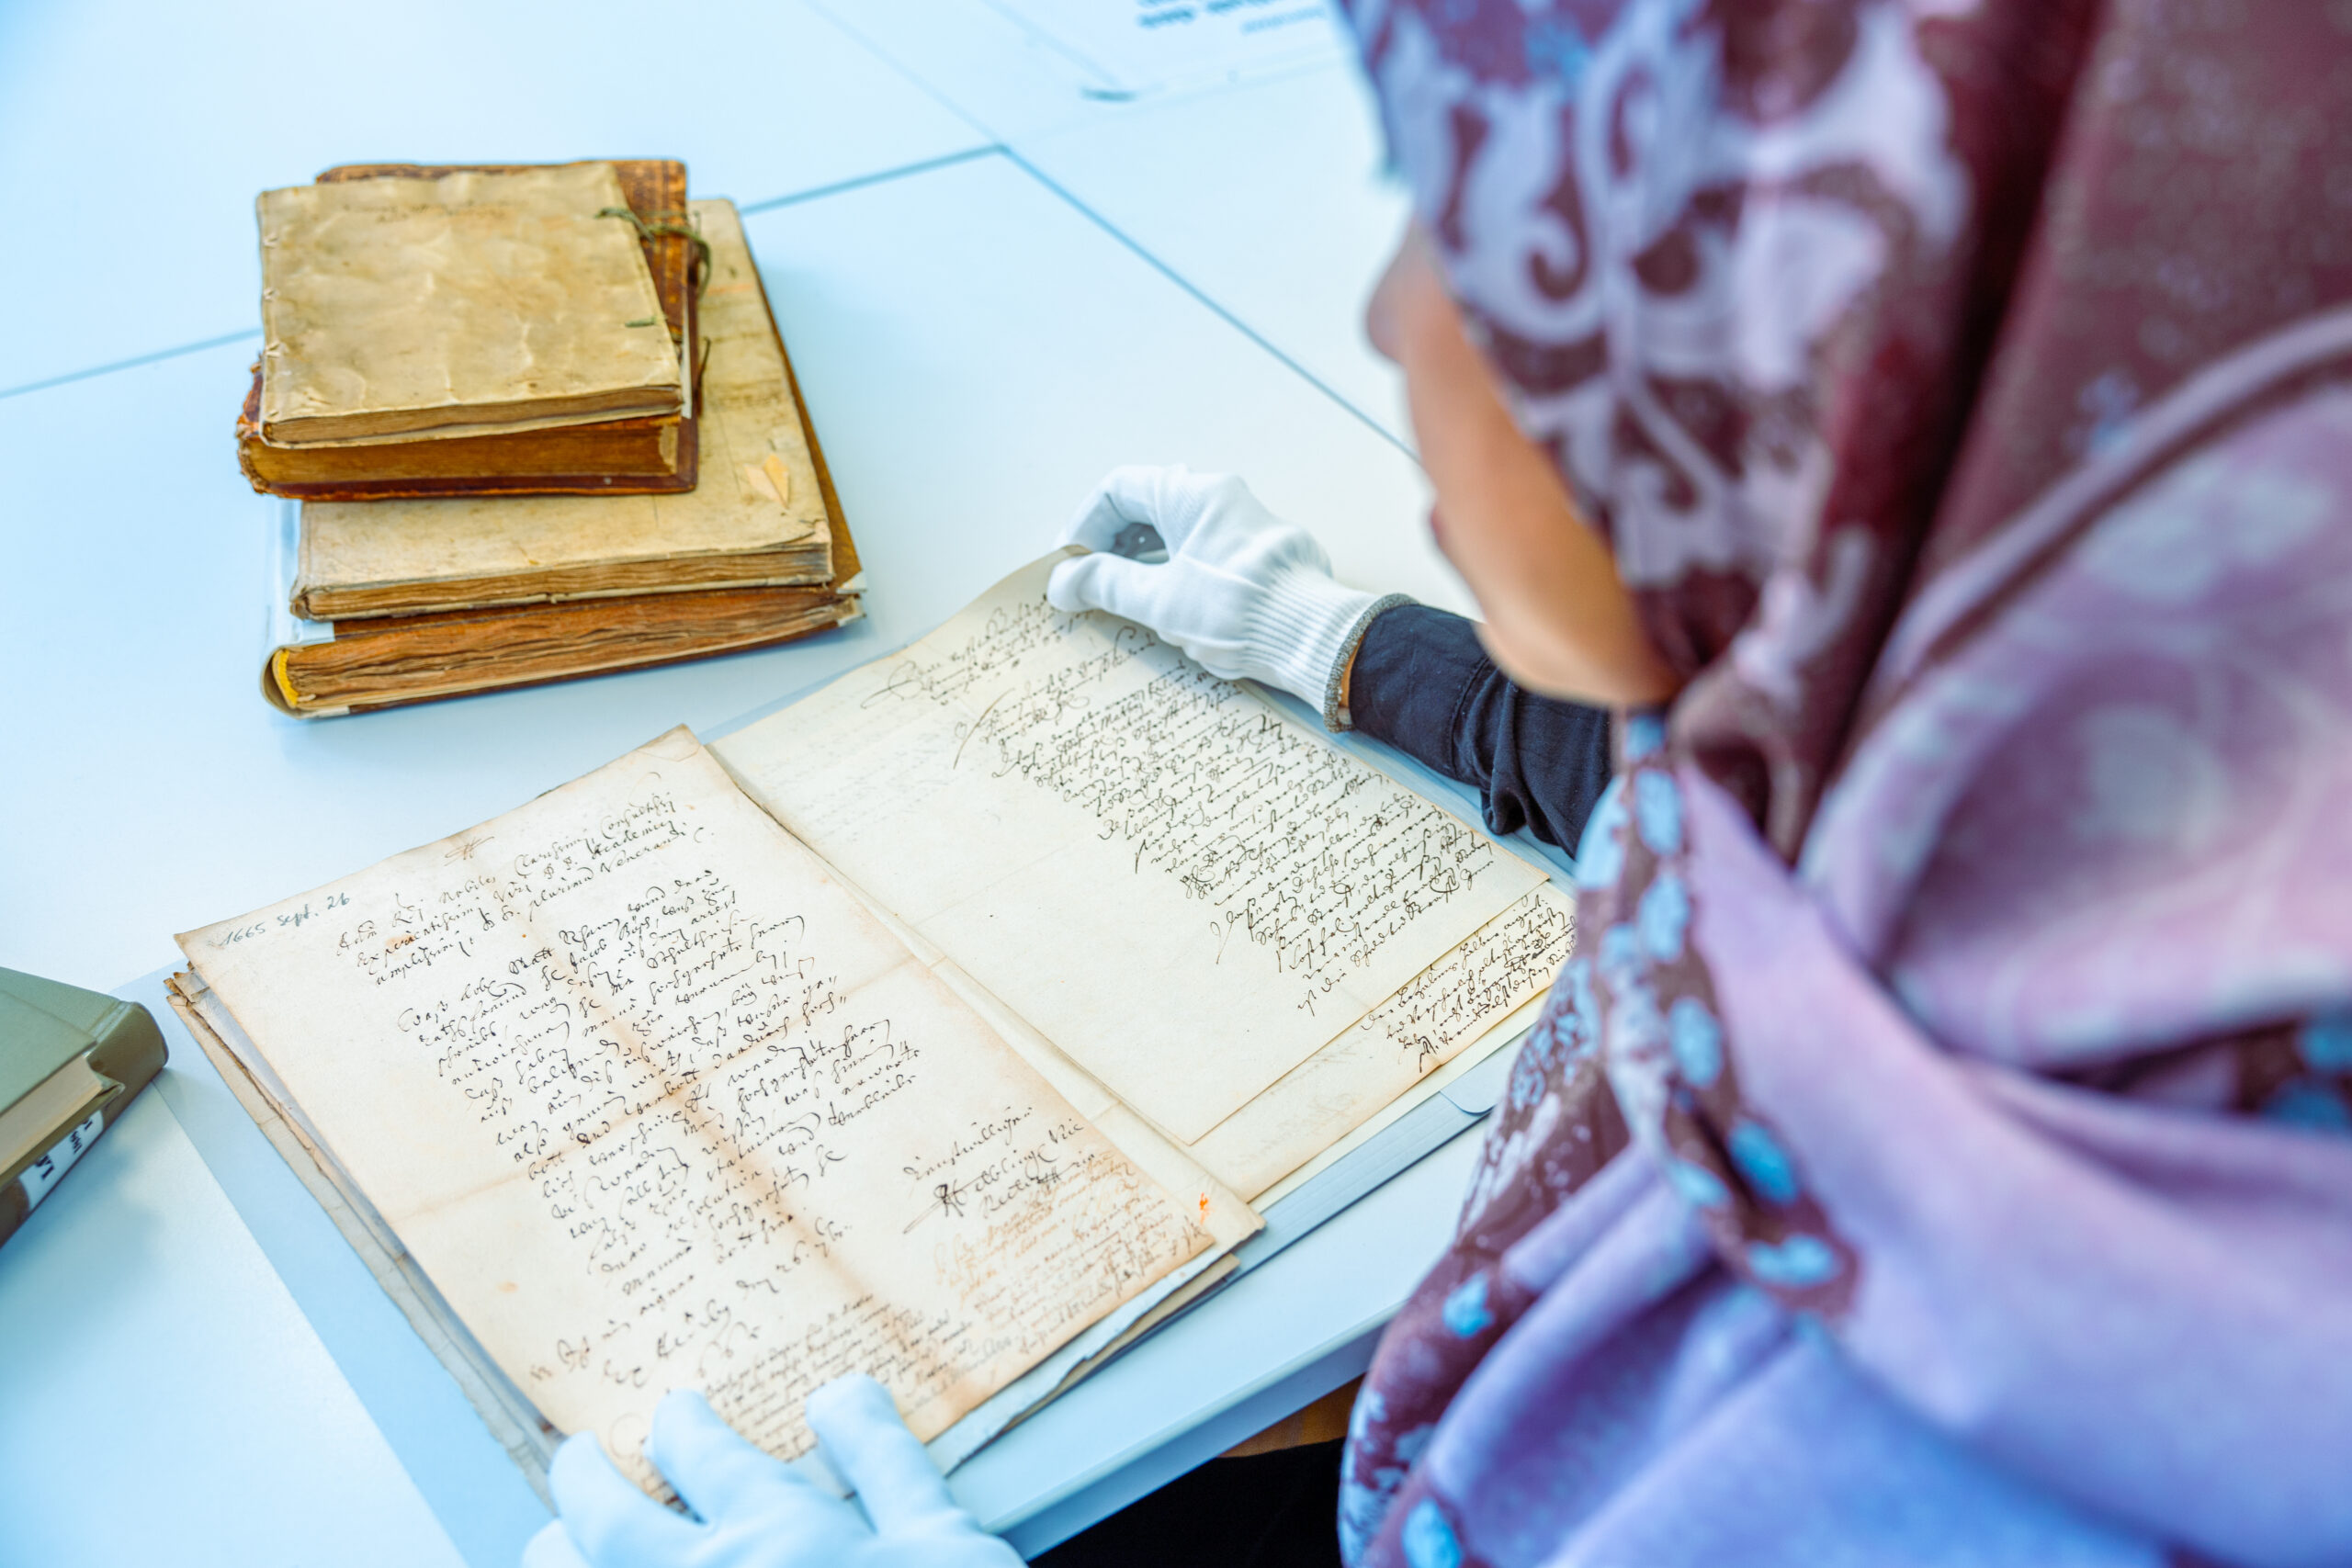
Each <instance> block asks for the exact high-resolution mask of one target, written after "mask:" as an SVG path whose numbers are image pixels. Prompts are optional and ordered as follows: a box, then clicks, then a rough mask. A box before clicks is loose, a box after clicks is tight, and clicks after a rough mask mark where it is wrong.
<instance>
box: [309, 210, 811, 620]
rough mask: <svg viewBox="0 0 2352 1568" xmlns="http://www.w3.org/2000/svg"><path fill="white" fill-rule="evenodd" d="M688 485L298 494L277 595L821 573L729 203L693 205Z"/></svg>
mask: <svg viewBox="0 0 2352 1568" xmlns="http://www.w3.org/2000/svg"><path fill="white" fill-rule="evenodd" d="M692 211H693V216H694V220H695V223H696V224H697V225H698V226H699V228H700V230H701V231H702V232H703V233H705V234H707V236H708V243H709V245H710V261H709V277H710V282H709V285H708V287H707V288H706V289H705V290H704V292H703V298H702V305H701V321H702V330H703V333H704V340H703V360H704V365H705V371H704V374H703V376H702V388H703V412H702V417H701V419H700V421H699V429H700V446H701V452H702V460H701V468H702V482H701V483H700V484H699V485H697V486H696V487H695V490H694V491H692V492H691V493H689V494H685V495H634V496H611V495H598V496H529V497H503V498H498V499H494V500H480V499H447V500H443V499H434V500H390V501H378V502H317V501H306V502H302V505H301V510H300V522H299V524H298V525H296V527H295V529H294V530H293V534H294V537H293V539H292V541H291V544H292V552H291V553H292V556H293V560H292V563H291V565H292V581H291V584H290V586H289V588H288V604H287V605H286V606H285V607H286V608H287V609H288V610H289V611H290V612H291V613H292V614H293V615H297V616H300V617H301V618H303V619H305V620H311V621H348V620H357V619H361V618H363V617H367V616H373V615H433V614H438V613H440V612H443V611H449V610H473V609H486V608H491V607H499V606H507V605H522V604H534V603H548V602H555V601H561V600H566V599H582V598H594V597H600V596H607V595H615V594H625V593H652V592H671V591H684V590H691V589H707V588H773V587H784V586H788V585H797V586H804V587H805V586H815V585H819V584H822V583H826V582H830V581H833V579H834V576H835V573H834V570H833V565H832V561H831V555H830V547H829V544H828V539H829V533H828V527H827V513H828V511H829V510H830V507H831V502H830V500H829V497H828V495H827V492H826V491H825V488H824V486H823V485H821V484H820V482H819V479H818V473H817V468H816V447H815V445H814V440H813V437H812V435H811V434H810V429H811V427H810V426H809V423H808V418H807V412H806V410H805V409H804V408H803V407H802V404H801V401H800V397H799V393H798V389H797V387H796V386H795V384H794V381H793V378H792V370H791V366H790V363H789V362H788V361H787V360H786V357H785V351H784V341H783V339H782V338H781V337H779V336H778V335H777V333H776V330H775V317H774V315H773V314H772V313H771V312H770V310H769V309H768V304H767V296H766V294H765V292H764V291H763V289H762V288H761V285H760V275H759V269H758V267H757V266H755V265H753V263H752V251H751V246H750V244H749V243H747V242H746V241H745V239H744V237H743V229H742V224H741V220H739V219H738V218H737V217H736V214H735V209H734V208H733V207H732V206H731V205H730V204H729V203H728V202H725V201H699V202H695V204H694V206H693V209H692Z"/></svg>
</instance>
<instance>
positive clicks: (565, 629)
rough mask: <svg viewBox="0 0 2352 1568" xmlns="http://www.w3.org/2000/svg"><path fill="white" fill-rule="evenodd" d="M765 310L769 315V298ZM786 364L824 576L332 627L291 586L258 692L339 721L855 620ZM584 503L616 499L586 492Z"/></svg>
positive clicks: (835, 525) (849, 546) (838, 538)
mask: <svg viewBox="0 0 2352 1568" xmlns="http://www.w3.org/2000/svg"><path fill="white" fill-rule="evenodd" d="M704 205H705V206H706V207H707V208H719V207H724V206H725V204H724V203H718V202H712V203H706V204H704ZM724 216H725V219H726V220H727V222H726V224H725V225H724V226H722V225H719V224H717V223H714V227H715V228H718V229H719V230H720V232H721V233H722V234H723V233H726V232H728V231H729V230H731V231H732V232H733V233H734V234H735V235H736V236H737V237H738V240H739V243H740V235H741V230H740V229H736V228H734V227H733V224H732V220H733V216H734V214H733V211H732V209H728V210H727V211H726V213H725V215H724ZM727 251H728V247H727V245H726V243H724V242H723V241H722V243H721V245H720V246H719V249H718V254H719V267H720V276H721V279H722V280H723V279H724V278H725V277H726V276H727V270H728V261H727ZM745 254H746V255H748V252H747V253H745ZM753 277H754V279H756V275H753ZM760 309H761V310H762V312H763V314H764V312H765V310H766V303H765V300H764V298H762V299H761V302H760ZM784 369H785V375H786V382H787V385H788V386H790V389H791V391H792V393H793V405H792V406H793V410H794V412H795V414H796V415H797V427H798V433H799V435H800V437H801V440H802V442H803V443H804V444H805V446H804V447H803V449H804V450H805V452H806V454H807V458H806V461H807V462H808V464H809V471H810V474H811V476H812V478H813V479H814V480H815V488H816V490H817V492H818V498H819V500H820V502H821V503H822V516H823V518H824V541H823V553H822V558H823V559H824V560H825V561H826V562H827V566H826V568H825V570H826V571H827V573H828V575H827V576H826V577H825V578H824V579H823V580H822V581H817V582H808V583H799V584H786V585H783V586H772V587H752V588H715V589H714V588H704V589H688V590H684V591H681V592H654V593H642V592H640V593H629V594H622V595H604V596H598V597H593V598H577V599H570V600H564V601H560V602H556V603H538V604H508V605H501V606H491V607H483V608H476V609H467V610H453V611H445V612H442V613H439V614H435V615H390V616H376V617H370V618H364V619H356V620H340V621H334V622H331V623H327V624H320V623H315V622H313V623H308V624H306V623H303V622H300V621H298V620H295V619H294V618H293V617H292V616H290V615H287V614H286V613H285V606H286V604H287V603H288V594H287V593H286V592H280V593H279V596H278V601H277V604H278V609H279V619H280V626H281V635H283V633H285V632H287V631H291V632H292V633H293V634H294V635H292V636H291V637H288V638H287V640H285V641H282V642H280V643H279V644H278V645H277V646H276V647H274V648H272V649H270V651H269V654H268V657H267V659H266V661H265V662H264V665H263V668H262V677H261V686H262V694H263V695H264V696H265V697H266V698H267V699H268V700H269V702H270V703H271V704H272V705H274V706H276V707H277V708H278V709H280V710H281V711H283V712H286V713H289V714H292V715H293V716H296V717H298V718H334V717H338V716H343V715H346V714H358V713H368V712H371V711H373V710H374V709H377V708H386V707H401V706H405V705H409V704H412V703H425V702H433V701H436V700H437V699H440V698H443V697H461V696H469V695H472V694H476V693H479V692H495V691H504V690H507V689H509V688H512V687H516V686H535V685H542V684H545V683H547V682H551V681H570V680H575V679H578V678H580V677H582V676H587V675H604V674H611V673H614V672H616V671H623V670H643V669H649V668H650V667H652V666H654V665H657V664H675V663H678V662H680V661H682V660H689V659H706V658H709V657H712V656H714V655H717V654H721V653H740V652H743V651H746V650H748V649H755V648H768V647H772V646H774V645H775V644H776V643H780V642H790V641H792V640H794V639H796V638H798V637H809V636H812V635H814V634H815V633H818V632H820V631H829V630H831V628H833V627H835V626H842V625H845V624H847V623H848V622H850V621H854V620H855V619H857V617H858V616H859V615H861V614H863V613H864V612H863V610H862V609H861V607H860V594H861V593H862V592H863V590H864V588H865V579H864V574H863V572H862V570H860V568H859V565H858V559H857V546H856V544H855V543H854V541H853V540H852V539H851V537H850V534H849V528H848V525H846V524H845V523H844V522H843V521H842V503H841V496H840V494H839V493H838V492H837V491H835V490H834V489H833V477H832V473H831V470H830V469H828V468H826V466H825V452H824V448H823V447H822V446H819V445H818V442H817V430H816V426H815V425H814V424H813V423H810V421H809V413H808V406H807V405H806V404H805V403H803V402H801V401H800V400H799V395H798V394H799V389H798V387H797V383H794V382H793V381H792V378H791V365H790V362H789V361H786V364H785V367H784ZM721 392H722V395H723V389H721ZM713 482H717V481H716V480H714V481H713ZM509 504H522V503H520V502H511V503H509ZM574 504H576V505H580V506H604V505H610V504H614V503H613V502H588V501H583V502H576V503H574ZM280 570H281V575H285V576H290V575H291V572H292V570H293V568H292V563H291V561H290V560H288V561H287V562H286V563H284V564H283V565H282V566H281V569H280Z"/></svg>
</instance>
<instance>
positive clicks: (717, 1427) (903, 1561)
mask: <svg viewBox="0 0 2352 1568" xmlns="http://www.w3.org/2000/svg"><path fill="white" fill-rule="evenodd" d="M809 1426H810V1427H813V1428H815V1430H816V1433H817V1439H818V1441H820V1443H822V1444H823V1445H824V1447H825V1457H826V1458H827V1459H828V1460H830V1461H831V1462H832V1466H833V1469H834V1470H835V1471H836V1472H838V1473H839V1474H840V1475H841V1477H842V1480H844V1481H846V1482H848V1483H849V1484H850V1485H851V1486H852V1487H853V1488H854V1489H855V1491H856V1494H857V1495H856V1497H855V1499H854V1500H846V1499H843V1498H840V1497H835V1496H833V1495H831V1494H830V1493H827V1492H825V1491H824V1490H823V1489H821V1488H820V1487H819V1486H818V1485H817V1484H816V1483H814V1482H812V1481H809V1480H808V1479H807V1478H805V1477H803V1476H801V1475H799V1474H798V1473H797V1472H794V1471H793V1470H792V1469H791V1468H790V1467H789V1466H787V1465H786V1464H785V1463H784V1461H781V1460H777V1459H772V1458H770V1457H769V1456H768V1455H766V1454H764V1453H763V1452H761V1451H760V1450H758V1449H755V1448H753V1447H752V1445H751V1444H750V1443H747V1442H745V1441H744V1440H743V1439H742V1438H740V1437H738V1436H736V1435H735V1432H734V1429H733V1428H731V1427H729V1426H728V1425H727V1423H726V1422H724V1421H722V1420H720V1419H719V1418H718V1414H717V1413H716V1412H714V1411H713V1410H712V1409H711V1407H710V1404H709V1402H708V1401H707V1400H706V1399H704V1398H703V1396H702V1395H701V1394H699V1393H691V1392H688V1391H685V1390H680V1391H679V1392H677V1393H672V1394H670V1395H669V1396H667V1397H666V1398H664V1399H663V1400H662V1403H661V1404H660V1405H659V1406H658V1407H656V1409H655V1410H654V1413H653V1437H652V1440H651V1441H650V1442H649V1443H648V1444H647V1445H646V1448H647V1451H648V1452H649V1453H650V1455H651V1456H652V1459H653V1462H654V1463H655V1464H656V1465H658V1466H659V1467H660V1468H661V1471H662V1474H663V1475H665V1476H667V1477H668V1478H669V1481H670V1484H671V1485H673V1486H674V1487H675V1488H677V1491H678V1495H679V1496H681V1497H683V1498H684V1499H685V1502H686V1506H688V1507H690V1508H692V1509H694V1511H695V1513H697V1514H699V1515H701V1516H702V1518H703V1523H701V1524H695V1523H694V1522H693V1521H691V1520H689V1519H685V1518H682V1517H679V1516H678V1515H677V1514H675V1513H673V1511H671V1510H670V1509H668V1508H665V1507H663V1506H662V1505H661V1504H659V1503H656V1502H655V1501H654V1500H653V1499H652V1498H650V1497H648V1496H647V1495H645V1494H644V1493H643V1492H640V1491H639V1490H638V1488H637V1487H636V1486H635V1485H634V1484H633V1483H630V1482H629V1480H628V1478H627V1477H625V1476H624V1475H622V1474H621V1472H619V1471H618V1470H616V1469H615V1468H614V1466H613V1461H611V1460H609V1459H606V1458H605V1450H603V1449H602V1448H600V1447H599V1446H597V1442H596V1439H595V1438H594V1437H590V1436H587V1435H585V1434H582V1435H577V1436H574V1437H572V1438H569V1439H568V1440H566V1442H565V1443H564V1445H563V1447H561V1448H560V1449H558V1450H556V1456H555V1464H554V1466H553V1467H552V1468H551V1469H550V1470H549V1472H548V1483H549V1485H550V1486H551V1487H552V1488H553V1490H554V1492H555V1500H556V1506H557V1507H558V1509H559V1510H560V1512H561V1514H562V1515H563V1517H562V1518H561V1519H560V1520H558V1521H556V1522H554V1523H551V1524H549V1525H548V1527H547V1528H546V1529H543V1530H541V1531H539V1533H538V1534H537V1535H535V1536H533V1537H532V1538H531V1540H530V1544H529V1545H527V1546H526V1547H525V1548H524V1549H523V1568H1021V1558H1020V1555H1019V1554H1018V1553H1017V1552H1015V1551H1013V1550H1012V1548H1011V1547H1009V1546H1007V1545H1006V1544H1005V1543H1004V1542H1003V1541H1001V1540H998V1539H997V1538H996V1537H995V1536H992V1535H989V1533H988V1532H987V1531H985V1530H983V1529H980V1528H979V1526H978V1525H976V1524H974V1523H973V1522H972V1517H971V1516H970V1515H969V1514H967V1513H966V1512H964V1510H963V1509H961V1508H959V1507H957V1506H956V1502H955V1499H954V1498H952V1497H950V1496H949V1495H947V1483H945V1482H944V1481H942V1480H941V1479H940V1477H939V1472H938V1471H936V1470H934V1469H933V1468H932V1463H931V1456H930V1455H929V1454H926V1453H924V1452H923V1451H922V1444H921V1443H919V1442H917V1441H915V1437H914V1434H913V1433H911V1432H910V1431H908V1430H907V1428H906V1424H905V1423H904V1422H902V1421H900V1420H899V1412H898V1410H897V1409H896V1408H895V1407H894V1406H893V1405H892V1404H891V1403H890V1395H889V1394H888V1393H887V1392H885V1391H884V1389H883V1387H882V1385H881V1384H880V1383H878V1382H875V1381H874V1380H873V1379H872V1378H869V1377H866V1376H865V1375H864V1374H863V1373H853V1374H851V1375H850V1376H848V1377H844V1378H836V1379H835V1380H834V1381H833V1382H829V1383H827V1384H826V1385H825V1386H824V1387H822V1388H820V1389H819V1390H818V1391H817V1392H816V1393H812V1394H810V1395H809ZM861 1505H862V1507H861Z"/></svg>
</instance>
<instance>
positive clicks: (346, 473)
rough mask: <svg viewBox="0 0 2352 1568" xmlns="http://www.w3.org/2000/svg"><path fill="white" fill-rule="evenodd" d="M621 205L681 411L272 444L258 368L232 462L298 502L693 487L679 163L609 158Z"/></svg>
mask: <svg viewBox="0 0 2352 1568" xmlns="http://www.w3.org/2000/svg"><path fill="white" fill-rule="evenodd" d="M532 166H533V165H530V164H341V165H338V166H337V167H334V168H332V169H329V170H327V171H326V172H324V173H323V174H322V175H319V177H318V183H320V184H322V185H330V184H339V183H342V182H345V181H349V180H365V179H435V178H439V177H441V176H443V175H454V174H508V173H512V172H514V171H515V170H516V169H521V168H528V167H532ZM613 171H614V173H615V175H616V176H617V177H618V179H619V181H620V186H621V193H622V196H623V197H625V198H626V199H627V201H628V207H629V210H630V211H632V212H634V213H636V214H637V216H638V218H639V220H642V222H643V223H644V224H645V225H646V226H647V228H646V231H645V232H643V233H641V234H640V235H639V246H640V248H641V249H642V250H643V252H644V254H645V262H646V266H647V269H648V270H649V271H650V273H651V274H652V277H653V287H654V292H655V293H656V294H657V295H658V296H659V297H660V299H661V302H662V318H663V322H664V324H665V325H666V326H667V327H668V328H669V331H670V338H671V341H672V342H673V344H677V345H678V347H679V353H680V360H681V365H682V367H683V369H684V376H685V384H686V387H687V390H688V396H689V402H688V405H687V408H686V411H685V413H684V415H683V416H673V417H661V418H633V419H618V420H602V421H594V422H591V423H572V424H556V425H552V426H550V427H548V428H546V429H539V430H516V431H502V432H499V433H496V434H443V433H425V434H420V435H418V436H417V437H415V438H414V439H412V440H400V441H372V442H367V443H356V444H348V445H304V446H278V445H276V444H273V443H271V442H268V441H266V440H264V439H263V438H262V431H261V388H262V367H261V366H260V365H259V364H258V363H256V364H255V365H254V370H253V382H252V385H251V387H250V388H249V389H248V390H247V391H246V394H245V400H244V405H243V408H242V410H241V411H240V412H239V415H238V419H237V465H238V467H239V468H241V469H243V472H244V475H245V479H246V481H247V482H248V483H250V484H251V485H252V486H253V487H254V489H255V490H256V491H261V492H262V493H264V494H266V495H283V496H288V497H292V498H294V499H297V500H304V501H393V500H401V499H405V498H420V497H433V496H470V495H676V494H682V493H684V492H685V491H691V490H693V489H694V488H695V483H696V482H697V480H698V479H699V477H700V476H699V474H698V471H697V457H698V453H697V444H696V439H695V417H694V416H695V406H694V401H693V399H694V398H695V395H696V393H697V391H698V389H697V388H696V386H695V376H694V372H695V368H696V360H695V354H694V353H693V352H692V350H690V349H689V347H688V346H687V345H689V344H695V342H696V339H697V330H696V317H695V297H696V293H697V288H698V284H699V282H700V270H699V266H700V264H699V249H698V247H697V246H696V245H695V242H694V241H693V240H691V239H689V238H688V237H687V236H686V235H685V234H684V232H680V231H684V230H685V229H686V228H687V227H688V225H687V222H686V219H687V210H686V166H685V165H684V164H682V163H680V162H678V161H677V160H675V159H666V158H639V159H619V160H615V161H614V162H613Z"/></svg>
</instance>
